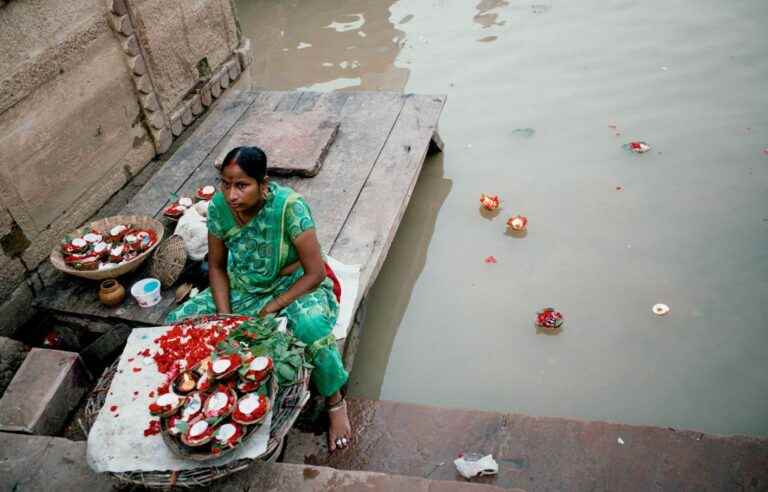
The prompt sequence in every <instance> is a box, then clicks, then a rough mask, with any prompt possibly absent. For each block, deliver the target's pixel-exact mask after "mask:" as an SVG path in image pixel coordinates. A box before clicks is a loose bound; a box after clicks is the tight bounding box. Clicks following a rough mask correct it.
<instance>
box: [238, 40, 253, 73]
mask: <svg viewBox="0 0 768 492" xmlns="http://www.w3.org/2000/svg"><path fill="white" fill-rule="evenodd" d="M235 54H237V59H238V61H239V62H240V68H241V69H242V70H245V69H246V68H248V67H249V66H250V65H251V63H253V52H252V51H251V40H250V39H249V38H243V40H242V41H241V42H240V46H238V47H237V49H235Z"/></svg>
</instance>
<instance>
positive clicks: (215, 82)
mask: <svg viewBox="0 0 768 492" xmlns="http://www.w3.org/2000/svg"><path fill="white" fill-rule="evenodd" d="M220 78H221V76H220V75H214V76H213V77H211V81H210V83H209V85H210V87H211V95H212V96H213V97H214V98H215V99H218V98H219V96H220V95H221V83H220V80H219V79H220Z"/></svg>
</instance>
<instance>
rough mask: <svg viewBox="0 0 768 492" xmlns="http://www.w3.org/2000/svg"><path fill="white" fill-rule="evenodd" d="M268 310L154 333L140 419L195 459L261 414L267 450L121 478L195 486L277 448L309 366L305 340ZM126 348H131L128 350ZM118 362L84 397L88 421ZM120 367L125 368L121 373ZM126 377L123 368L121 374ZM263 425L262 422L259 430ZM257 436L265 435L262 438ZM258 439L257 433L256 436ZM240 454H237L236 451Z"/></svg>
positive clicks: (237, 442)
mask: <svg viewBox="0 0 768 492" xmlns="http://www.w3.org/2000/svg"><path fill="white" fill-rule="evenodd" d="M277 325H278V323H277V322H276V321H275V320H274V319H273V318H267V319H263V320H262V319H254V318H249V317H246V316H231V315H227V316H225V315H215V316H204V317H199V318H194V319H188V320H184V321H182V322H179V323H177V324H175V325H172V326H171V327H170V328H169V329H168V330H167V331H166V332H165V333H164V334H163V335H161V336H160V337H158V338H156V339H154V342H153V343H154V344H155V346H156V347H157V349H156V351H155V353H154V354H152V353H151V351H150V352H147V354H146V355H147V357H151V358H152V359H153V364H156V366H157V369H158V371H159V372H160V373H162V374H164V376H165V377H164V383H163V384H162V385H161V386H159V387H157V388H156V391H153V392H152V393H150V396H152V397H153V398H152V399H151V400H149V401H150V403H149V405H148V406H147V407H146V412H145V419H146V422H142V427H143V426H144V425H145V424H146V423H148V425H147V426H146V429H145V430H144V435H145V436H152V435H156V434H160V435H161V437H162V441H163V442H164V443H165V446H166V447H167V448H168V449H170V451H171V452H172V453H173V454H174V455H176V456H178V457H181V458H184V459H187V460H190V461H194V462H197V463H200V462H203V463H202V464H201V465H204V462H206V461H209V460H218V459H220V458H223V457H225V456H227V455H229V454H231V453H233V452H234V451H235V450H237V449H238V448H240V447H241V446H244V445H246V444H247V443H248V441H249V439H250V438H252V437H254V435H255V434H256V432H257V431H260V430H264V429H261V428H262V426H263V425H265V423H266V422H267V420H265V419H266V418H267V414H268V413H269V412H270V411H271V412H272V415H271V421H270V424H269V428H268V435H269V437H268V440H267V444H266V450H265V451H264V452H263V453H262V454H261V455H260V456H258V457H257V458H247V459H237V457H234V459H233V460H232V461H230V462H228V463H226V464H224V465H221V464H220V463H221V460H219V461H216V463H217V464H216V466H207V465H206V466H202V467H201V466H200V465H198V466H196V467H194V468H190V469H187V470H178V471H162V470H158V471H153V472H148V471H140V472H139V471H137V472H120V473H112V475H113V476H114V477H115V478H117V479H118V480H120V481H123V482H128V483H132V484H138V485H142V486H145V487H159V488H169V487H196V486H200V485H203V484H206V483H210V482H212V481H214V480H217V479H219V478H222V477H224V476H227V475H229V474H231V473H235V472H237V471H239V470H242V469H244V468H246V467H248V466H250V465H251V464H252V463H253V462H254V459H258V460H265V461H270V460H274V459H275V458H276V457H277V455H279V452H280V448H281V445H282V441H283V438H284V437H285V435H286V434H287V433H288V431H289V430H290V428H291V426H292V425H293V423H294V422H295V420H296V418H297V417H298V415H299V412H300V411H301V410H302V408H303V407H304V405H305V404H306V402H307V400H308V399H309V376H310V369H311V366H310V365H309V364H307V363H306V361H305V356H304V349H305V346H304V344H303V343H301V342H300V341H298V340H297V339H296V338H294V337H293V336H292V335H291V334H290V333H288V332H283V331H279V330H278V329H277ZM129 355H130V354H129ZM119 362H120V361H118V362H115V363H114V364H113V365H112V366H110V367H109V368H107V369H106V370H105V372H104V374H103V375H102V376H101V378H100V380H99V382H98V383H97V386H96V388H95V389H94V391H93V392H92V393H91V395H90V396H89V398H88V401H87V403H86V409H85V417H86V418H85V426H86V427H87V428H88V429H90V428H91V427H92V426H93V424H94V422H95V421H96V417H97V416H98V415H99V413H100V412H101V413H104V412H106V413H107V414H108V413H109V412H108V409H107V408H104V409H102V407H104V406H105V405H110V397H109V396H108V395H109V394H111V393H112V390H113V386H112V380H113V378H114V377H115V376H116V373H117V372H118V363H119ZM123 374H125V373H123ZM121 377H125V376H121ZM265 431H266V430H265ZM262 439H264V438H262ZM262 442H263V441H262ZM241 456H242V455H241Z"/></svg>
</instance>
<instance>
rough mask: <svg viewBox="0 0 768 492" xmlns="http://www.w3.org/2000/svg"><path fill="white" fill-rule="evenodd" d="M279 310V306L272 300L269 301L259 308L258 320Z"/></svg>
mask: <svg viewBox="0 0 768 492" xmlns="http://www.w3.org/2000/svg"><path fill="white" fill-rule="evenodd" d="M281 309H282V308H281V307H280V305H279V304H278V303H277V302H276V301H275V300H274V299H273V300H271V301H269V302H268V303H267V304H266V305H265V306H264V307H263V308H261V311H259V318H264V317H265V316H269V315H270V314H274V313H276V312H278V311H280V310H281Z"/></svg>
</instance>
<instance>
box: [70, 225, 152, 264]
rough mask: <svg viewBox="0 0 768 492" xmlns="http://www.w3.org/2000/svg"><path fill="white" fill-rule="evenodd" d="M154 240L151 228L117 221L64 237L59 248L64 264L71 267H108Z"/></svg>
mask: <svg viewBox="0 0 768 492" xmlns="http://www.w3.org/2000/svg"><path fill="white" fill-rule="evenodd" d="M156 242H157V234H156V233H155V231H154V230H152V229H137V228H134V227H133V226H131V225H130V224H118V225H115V226H112V227H111V228H110V229H109V230H106V231H98V230H95V229H92V230H91V231H90V232H88V233H87V234H84V235H83V236H82V237H75V238H69V237H67V238H65V240H64V241H63V242H62V245H61V252H62V254H63V257H64V262H65V263H66V265H67V266H69V267H70V268H74V269H75V270H83V271H88V270H108V269H110V268H114V267H117V266H119V265H122V264H124V263H127V262H129V261H131V260H133V259H134V258H136V257H137V256H139V255H140V254H142V253H143V252H145V251H147V250H148V249H150V248H151V247H152V246H153V245H154V244H155V243H156Z"/></svg>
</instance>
